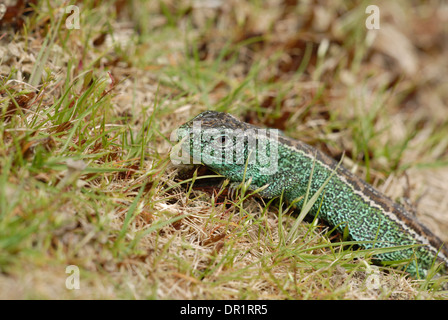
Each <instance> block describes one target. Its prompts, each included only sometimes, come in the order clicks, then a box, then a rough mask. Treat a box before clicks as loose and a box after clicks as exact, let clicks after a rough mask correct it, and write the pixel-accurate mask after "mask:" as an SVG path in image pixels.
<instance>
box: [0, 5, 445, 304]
mask: <svg viewBox="0 0 448 320" xmlns="http://www.w3.org/2000/svg"><path fill="white" fill-rule="evenodd" d="M19 3H21V2H20V1H19ZM50 3H51V4H52V6H51V7H47V1H38V2H37V5H36V10H35V12H34V13H33V14H31V15H26V16H24V15H23V12H26V11H27V9H26V8H25V7H17V8H16V11H17V12H16V16H15V17H14V18H8V19H7V20H5V19H4V20H0V22H1V23H2V24H1V25H0V63H1V64H0V76H1V79H0V108H1V110H2V115H1V116H0V117H1V118H0V190H1V191H0V202H1V205H0V210H1V212H0V298H12V299H28V298H50V299H73V298H75V299H86V298H102V299H108V298H112V299H116V298H124V299H133V298H135V299H148V298H149V299H444V298H447V295H446V292H444V291H436V290H431V289H429V287H430V286H429V285H428V283H427V282H425V281H415V280H412V279H409V278H407V277H405V275H403V274H401V273H400V272H398V271H396V270H393V269H390V270H386V269H385V268H378V267H376V266H371V265H369V264H368V262H369V257H370V255H371V253H369V252H363V251H354V250H352V249H351V248H347V247H344V246H342V245H340V244H338V242H337V241H338V240H337V237H335V236H334V235H333V234H330V235H329V234H328V229H327V228H325V227H323V226H321V225H320V223H304V224H302V225H301V227H300V230H301V232H300V234H299V237H298V239H297V240H296V241H295V242H294V243H287V242H286V241H285V235H286V234H287V232H288V230H289V228H290V227H291V226H292V224H293V221H294V217H293V216H292V217H291V216H290V212H285V209H286V208H285V207H284V206H279V205H278V203H277V202H274V203H271V204H268V205H266V203H264V202H262V201H261V200H260V199H257V198H256V197H251V198H249V199H246V200H245V201H241V199H239V198H236V199H234V200H232V199H231V198H229V197H226V196H225V194H226V193H225V191H223V190H220V189H219V188H214V189H212V190H211V189H210V187H209V186H207V187H204V186H203V187H202V188H198V187H193V188H190V186H191V185H190V184H188V180H187V181H185V180H183V179H180V178H179V176H178V171H179V168H177V167H174V166H173V165H172V164H171V163H170V162H169V150H170V147H171V143H170V142H169V137H170V134H171V132H172V131H173V130H174V129H175V128H177V127H178V126H179V125H180V124H182V123H183V122H185V121H186V120H188V119H190V118H191V117H192V116H194V115H196V114H197V113H199V112H200V111H203V110H205V109H215V110H220V111H227V112H230V113H233V114H235V115H237V116H240V117H241V118H242V119H244V120H246V121H249V122H252V123H256V124H259V125H262V126H269V127H275V128H279V129H282V130H284V131H285V132H286V134H287V135H290V136H292V137H295V138H298V139H301V140H303V141H305V142H307V143H310V144H312V145H314V146H316V147H318V148H320V149H322V150H324V151H325V152H327V153H329V154H330V155H332V156H333V157H335V158H340V157H341V155H342V153H343V152H345V154H346V163H345V165H346V166H348V167H351V168H353V170H354V171H356V172H357V173H358V174H359V175H360V176H362V177H364V178H366V179H367V180H369V181H370V182H371V183H373V184H374V185H376V186H378V187H379V188H380V189H381V190H383V191H384V192H385V193H387V194H388V195H390V196H391V197H393V198H394V199H398V200H399V199H400V198H402V197H403V195H406V193H407V191H406V190H410V198H411V200H412V201H414V202H415V201H416V200H417V199H419V198H420V197H421V201H419V202H418V209H419V217H420V218H421V220H422V221H424V222H425V223H426V224H427V225H428V226H430V228H431V229H432V230H434V232H435V233H437V234H438V235H439V236H440V237H441V238H442V239H443V240H445V241H448V237H447V234H448V232H447V231H448V215H447V213H446V212H447V208H448V203H447V199H446V196H445V195H446V194H447V192H448V183H447V181H448V152H447V146H448V138H447V137H448V109H447V106H448V90H446V89H447V87H446V86H447V85H446V84H447V83H448V79H447V77H448V72H447V71H448V70H447V68H448V60H447V59H446V56H447V54H448V52H447V51H448V41H447V37H448V30H447V26H448V23H447V22H448V21H447V20H448V7H447V6H446V4H444V3H443V2H440V3H439V2H437V1H434V2H431V3H427V2H424V1H421V2H419V1H412V2H411V1H398V2H394V3H389V2H386V1H380V2H377V3H376V4H377V5H378V7H379V8H380V10H381V29H380V30H376V31H368V30H367V29H366V28H365V25H364V21H365V18H366V16H367V15H366V14H365V13H364V10H365V7H366V5H367V3H365V2H358V1H348V2H347V1H327V2H326V1H324V2H322V3H321V2H317V1H316V2H310V3H308V4H307V3H300V4H297V3H296V1H294V0H293V1H284V0H269V1H248V2H241V1H233V0H232V1H205V0H204V1H150V2H146V1H137V0H135V1H109V2H107V4H105V5H97V3H96V1H84V2H76V5H78V6H79V8H80V14H81V15H80V18H81V20H80V29H79V30H78V29H74V30H69V29H67V28H66V26H65V21H66V18H67V16H62V13H63V12H64V11H65V8H66V6H67V5H68V3H62V2H57V1H54V2H53V1H50ZM214 4H216V5H217V6H214ZM52 35H54V38H53V40H51V39H52V38H51V36H52ZM46 37H47V38H48V40H47V47H46V49H45V50H41V48H42V45H43V43H44V41H45V39H46ZM40 51H41V52H42V54H41V55H39V52H40ZM36 66H39V68H37V67H36ZM30 83H32V85H30ZM406 175H407V176H408V177H409V183H408V182H407V180H406ZM188 177H190V178H191V176H188ZM199 181H200V180H197V181H196V182H195V184H194V185H196V186H199V185H200V184H198V183H199ZM331 240H332V241H333V242H331ZM354 258H356V259H354ZM68 265H76V266H78V267H79V268H80V270H81V277H80V283H81V289H80V290H68V289H66V287H65V280H66V277H67V276H68V275H67V274H66V273H65V268H66V266H68ZM372 275H373V276H374V278H372ZM375 277H376V278H375ZM372 279H373V280H375V279H379V283H373V285H372ZM445 281H446V280H445ZM436 282H437V281H436ZM377 284H378V285H377ZM439 285H440V284H437V283H436V285H435V287H436V288H438V286H439Z"/></svg>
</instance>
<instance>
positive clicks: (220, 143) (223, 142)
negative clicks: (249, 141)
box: [215, 134, 232, 149]
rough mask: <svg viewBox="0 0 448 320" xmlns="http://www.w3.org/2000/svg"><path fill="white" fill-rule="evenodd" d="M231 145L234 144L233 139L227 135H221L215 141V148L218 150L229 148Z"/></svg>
mask: <svg viewBox="0 0 448 320" xmlns="http://www.w3.org/2000/svg"><path fill="white" fill-rule="evenodd" d="M231 143H232V138H231V137H229V136H228V135H226V134H223V135H220V136H219V137H217V138H216V139H215V146H216V147H217V148H222V149H224V148H227V147H229V146H230V144H231Z"/></svg>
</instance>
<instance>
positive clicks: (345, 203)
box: [176, 111, 448, 278]
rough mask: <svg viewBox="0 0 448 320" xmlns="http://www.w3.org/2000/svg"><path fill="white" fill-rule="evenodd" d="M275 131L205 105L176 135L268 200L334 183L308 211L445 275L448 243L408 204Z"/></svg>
mask: <svg viewBox="0 0 448 320" xmlns="http://www.w3.org/2000/svg"><path fill="white" fill-rule="evenodd" d="M275 130H276V129H263V128H260V127H257V126H254V125H252V124H248V123H246V122H243V121H240V120H238V119H237V118H236V117H234V116H233V115H231V114H228V113H224V112H217V111H205V112H202V113H200V114H199V115H197V116H196V117H194V118H193V119H192V120H190V121H188V122H186V123H185V124H183V125H181V126H180V127H179V128H178V130H177V131H176V133H177V139H178V142H179V144H180V147H181V148H180V149H181V150H182V151H183V152H185V153H186V154H187V155H186V156H187V157H189V159H193V160H194V162H195V163H196V164H199V163H201V164H203V165H205V166H206V167H208V168H209V169H211V170H212V171H214V172H216V173H218V174H220V175H222V176H224V177H226V178H227V179H229V180H230V182H231V183H232V184H236V185H238V184H240V183H242V182H244V181H248V182H249V183H250V184H249V190H259V192H258V194H259V195H260V196H261V197H263V198H275V197H280V196H283V197H284V199H285V200H286V201H287V202H289V203H292V202H294V201H296V203H295V206H296V207H299V208H300V207H301V205H303V202H304V195H305V194H306V193H307V191H308V192H309V194H314V193H316V192H317V191H318V190H319V189H320V187H321V186H322V185H323V184H324V183H325V182H326V184H325V185H324V186H325V187H324V189H323V191H322V192H321V193H320V194H319V197H318V198H317V201H315V203H314V204H313V206H312V207H311V209H310V211H309V213H308V214H311V215H312V216H316V215H318V217H319V218H321V219H323V220H324V221H326V222H327V223H328V224H329V225H330V226H333V227H335V228H336V229H337V230H338V231H339V232H340V233H344V234H348V236H349V238H350V239H351V240H353V241H356V242H358V243H359V246H361V247H363V248H365V249H372V248H391V247H396V248H397V249H396V250H393V251H387V250H385V252H382V253H378V254H375V255H374V261H378V262H379V263H384V262H385V263H387V262H393V261H406V262H407V263H406V264H405V267H404V268H405V272H407V273H408V274H410V275H411V276H412V277H414V278H422V277H426V276H427V275H428V272H429V270H430V269H431V268H432V267H436V266H437V267H438V272H439V273H443V272H446V270H448V249H447V246H446V245H445V244H444V243H443V242H442V241H441V240H440V239H439V238H438V237H437V236H436V235H434V234H433V233H432V232H431V231H430V230H429V229H428V228H427V227H426V226H424V225H423V224H422V223H420V222H419V221H418V220H417V218H416V217H415V216H414V215H412V214H411V213H410V212H409V211H407V210H406V209H405V207H404V206H402V205H400V204H399V203H397V202H395V201H393V200H392V199H390V198H389V197H387V196H386V195H384V194H383V193H381V192H380V191H378V190H377V189H375V188H374V187H373V186H372V185H370V184H368V183H367V182H365V181H364V180H362V179H361V178H359V177H358V176H356V175H355V174H353V173H352V172H351V171H349V170H348V169H346V168H345V167H343V166H340V165H339V163H338V162H337V161H336V160H334V159H333V158H331V157H330V156H328V155H327V154H325V153H324V152H322V151H320V150H318V149H316V148H314V147H312V146H310V145H308V144H306V143H304V142H301V141H299V140H295V139H292V138H289V137H287V136H286V135H284V134H283V133H280V134H277V133H276V131H275ZM263 155H264V156H263ZM400 246H403V248H400Z"/></svg>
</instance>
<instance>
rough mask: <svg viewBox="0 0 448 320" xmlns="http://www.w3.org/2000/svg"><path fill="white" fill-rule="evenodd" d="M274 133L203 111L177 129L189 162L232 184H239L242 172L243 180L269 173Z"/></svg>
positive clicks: (226, 116) (225, 115) (224, 114)
mask: <svg viewBox="0 0 448 320" xmlns="http://www.w3.org/2000/svg"><path fill="white" fill-rule="evenodd" d="M275 134H276V132H273V130H268V129H261V128H258V127H256V126H253V125H250V124H248V123H245V122H242V121H239V120H238V119H237V118H235V117H234V116H232V115H230V114H227V113H223V112H216V111H205V112H203V113H201V114H199V115H197V116H196V117H194V118H193V119H192V120H190V121H188V122H186V123H185V124H183V125H182V126H180V127H179V129H178V130H177V138H178V141H179V142H180V143H179V144H180V146H181V148H182V151H183V152H185V153H186V154H187V155H188V156H189V157H190V159H191V158H192V159H193V163H195V164H199V163H202V164H204V165H206V166H207V167H209V168H210V169H212V170H214V171H216V172H218V173H220V174H222V175H224V176H226V177H228V178H230V179H231V180H234V181H241V180H242V179H243V176H244V174H245V173H248V175H246V177H248V176H254V175H260V174H261V171H263V170H265V171H266V172H265V174H271V173H272V170H271V169H272V168H269V166H270V165H271V164H274V162H275V164H276V160H277V159H274V161H272V157H271V156H273V155H274V152H272V151H273V148H272V147H270V146H272V142H271V141H272V136H274V135H275ZM183 159H185V158H184V157H183ZM190 163H191V162H190Z"/></svg>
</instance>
